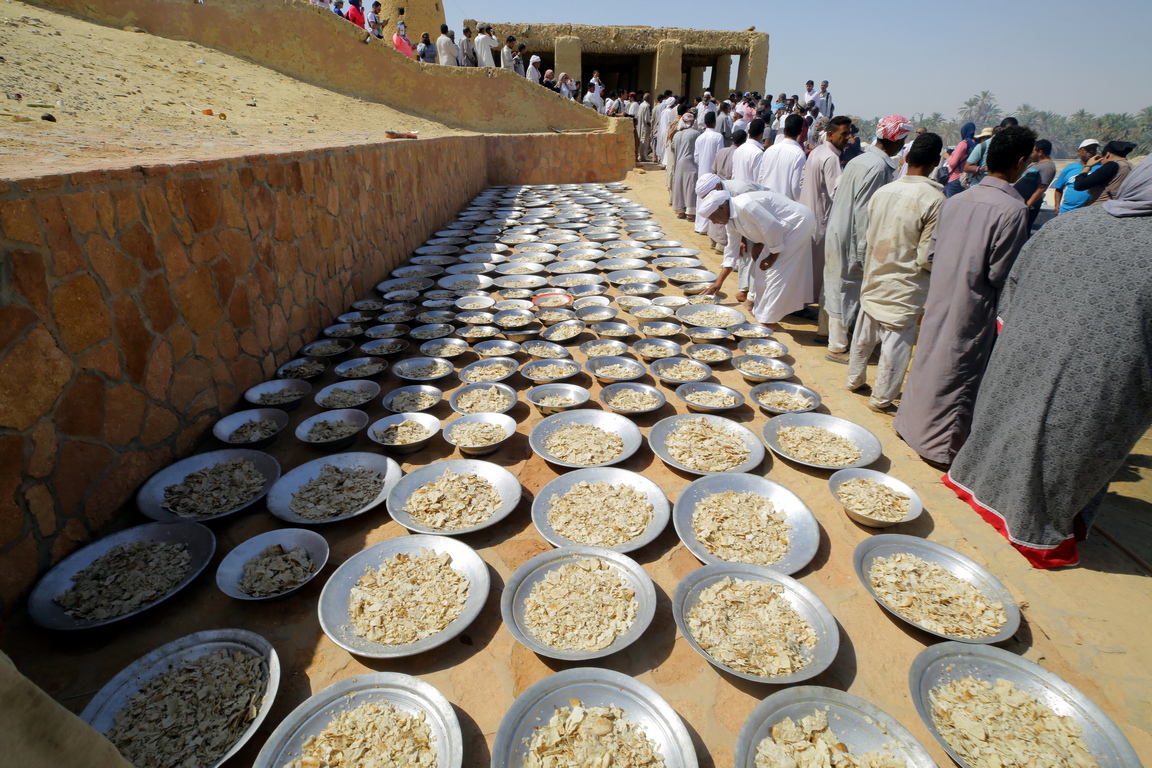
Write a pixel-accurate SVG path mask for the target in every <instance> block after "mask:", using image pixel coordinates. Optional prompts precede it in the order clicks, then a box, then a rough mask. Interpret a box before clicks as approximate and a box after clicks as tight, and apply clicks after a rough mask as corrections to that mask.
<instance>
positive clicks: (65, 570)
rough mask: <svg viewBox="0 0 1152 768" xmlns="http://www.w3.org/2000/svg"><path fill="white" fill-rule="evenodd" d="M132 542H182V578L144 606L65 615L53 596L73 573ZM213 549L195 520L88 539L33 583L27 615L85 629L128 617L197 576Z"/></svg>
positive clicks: (65, 588)
mask: <svg viewBox="0 0 1152 768" xmlns="http://www.w3.org/2000/svg"><path fill="white" fill-rule="evenodd" d="M135 541H149V542H153V541H155V542H171V543H174V544H183V545H185V546H186V547H187V548H188V554H189V555H191V557H192V562H191V563H190V564H189V568H188V573H187V575H185V576H184V579H183V580H182V581H181V582H180V583H179V584H177V585H176V586H175V587H173V588H172V590H171V591H170V592H169V593H168V594H166V595H164V596H163V597H161V598H160V599H158V600H155V601H153V602H151V603H148V604H147V605H142V606H140V607H139V608H137V609H136V610H134V611H131V612H129V613H125V614H122V615H120V616H114V617H112V618H108V619H95V620H91V621H83V620H81V619H76V618H73V617H72V616H69V615H68V614H67V613H65V612H64V609H63V608H61V607H60V606H59V605H57V604H56V602H55V601H54V600H53V598H55V597H56V596H57V595H62V594H64V593H65V592H67V591H68V590H69V589H71V588H72V584H73V582H72V578H73V577H74V576H75V575H76V574H77V573H79V572H80V571H82V570H84V569H85V568H87V567H88V566H90V565H92V563H93V561H95V560H96V558H98V557H100V556H101V555H104V554H106V553H107V552H108V551H109V550H110V549H112V548H113V547H116V546H118V545H120V544H131V543H132V542H135ZM215 552H216V536H215V535H214V534H213V533H212V531H211V530H210V529H209V528H208V527H207V526H203V525H200V524H199V523H192V522H188V521H183V522H179V523H145V524H144V525H137V526H135V527H134V528H127V529H125V530H123V531H118V532H117V533H113V534H111V535H109V536H105V537H104V538H102V539H100V540H99V541H94V542H92V543H91V544H89V545H88V546H86V547H84V548H83V549H81V550H80V551H78V552H73V553H72V554H71V555H69V556H68V557H66V558H64V559H63V560H61V561H60V562H59V563H57V564H56V565H55V566H54V567H53V568H52V570H50V571H48V573H46V574H44V577H43V578H41V579H40V581H39V582H37V584H36V586H35V588H34V589H33V590H32V593H31V594H30V595H28V616H29V618H31V619H32V621H34V622H36V623H37V624H39V625H40V626H42V627H47V628H48V629H89V628H90V627H101V626H104V625H105V624H111V623H113V622H116V621H120V620H121V619H126V618H128V617H129V616H135V615H136V614H138V613H142V612H144V611H146V610H148V609H149V608H152V607H154V606H157V605H159V604H160V603H162V602H164V601H165V600H167V599H168V598H170V597H172V596H173V595H175V594H176V593H177V592H179V591H180V590H182V589H183V588H184V587H186V586H188V584H190V583H191V582H192V580H193V579H195V578H196V577H197V576H199V575H200V572H201V571H203V570H204V568H205V566H207V565H208V562H209V561H210V560H211V559H212V555H213V554H214V553H215Z"/></svg>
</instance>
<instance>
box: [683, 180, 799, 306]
mask: <svg viewBox="0 0 1152 768" xmlns="http://www.w3.org/2000/svg"><path fill="white" fill-rule="evenodd" d="M700 209H701V210H702V212H703V213H704V215H705V216H706V217H707V218H708V219H709V220H710V221H712V222H714V223H716V224H724V225H726V226H728V237H729V240H728V246H727V247H726V248H725V261H726V262H727V261H728V260H729V259H728V257H729V254H730V253H732V252H734V251H736V250H738V249H739V248H740V247H741V245H742V244H743V245H744V247H745V248H746V252H747V258H748V260H749V266H748V271H749V274H750V277H751V283H752V296H753V300H752V316H753V317H755V318H756V321H757V322H759V323H764V324H765V325H767V326H768V327H770V328H772V329H775V328H776V323H778V322H779V321H780V319H781V318H782V317H784V316H785V315H788V314H791V313H792V312H795V311H796V310H798V309H803V307H804V299H805V297H806V296H807V295H808V293H809V291H811V289H812V288H811V284H812V270H811V268H810V266H809V265H810V261H809V258H810V254H811V247H812V244H811V240H812V228H813V227H814V226H815V218H814V216H813V214H812V211H810V210H808V209H807V208H805V207H804V206H802V205H800V203H797V202H793V201H792V200H789V199H788V198H786V197H784V196H783V195H778V194H776V193H775V192H747V193H745V194H742V195H738V196H736V197H732V196H731V195H729V193H728V192H726V191H725V190H723V189H718V190H716V191H714V192H710V193H709V194H708V196H707V197H705V198H704V200H703V201H702V202H701V203H700ZM734 235H736V236H738V237H739V238H743V242H741V241H740V240H738V239H737V237H734Z"/></svg>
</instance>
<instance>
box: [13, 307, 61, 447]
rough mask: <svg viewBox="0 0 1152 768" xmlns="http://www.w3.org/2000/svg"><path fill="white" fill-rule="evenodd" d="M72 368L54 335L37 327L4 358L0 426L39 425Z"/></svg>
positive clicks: (19, 427)
mask: <svg viewBox="0 0 1152 768" xmlns="http://www.w3.org/2000/svg"><path fill="white" fill-rule="evenodd" d="M72 370H73V364H72V361H71V360H69V359H68V357H67V356H66V355H65V354H64V353H63V352H62V351H61V350H60V347H59V346H58V345H57V344H56V340H55V339H54V338H52V334H50V333H48V331H47V330H46V329H45V328H44V327H43V326H37V327H36V328H33V329H32V331H31V332H30V333H29V334H28V336H27V337H26V338H25V339H24V340H23V341H21V342H19V343H18V344H17V345H16V346H15V347H12V348H11V349H10V350H9V351H8V353H7V354H6V355H5V356H4V357H3V358H2V359H0V427H12V428H13V429H20V430H23V429H27V428H28V427H30V426H32V425H33V424H35V423H36V421H37V420H38V419H39V418H40V417H42V416H44V415H46V414H47V413H48V412H49V411H50V410H51V409H52V406H54V405H55V404H56V400H57V398H59V397H60V395H61V393H63V391H64V387H65V386H66V385H67V384H68V382H69V381H70V380H71V378H72ZM29 371H36V374H37V375H35V376H29V375H28V372H29ZM20 464H21V465H22V464H23V461H21V462H20Z"/></svg>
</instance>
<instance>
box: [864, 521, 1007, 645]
mask: <svg viewBox="0 0 1152 768" xmlns="http://www.w3.org/2000/svg"><path fill="white" fill-rule="evenodd" d="M905 552H906V553H908V554H912V555H915V556H917V557H919V558H920V559H921V560H927V561H928V562H930V563H939V564H940V565H942V566H943V567H944V568H945V569H946V570H947V571H948V572H949V573H951V574H952V575H953V576H955V577H956V578H958V579H960V580H962V581H966V582H968V583H969V584H971V585H972V586H974V587H976V589H978V590H980V591H981V592H982V593H983V594H984V595H985V596H987V597H989V598H991V599H992V600H997V601H999V602H1000V603H1002V604H1003V605H1004V613H1005V614H1006V615H1007V616H1008V621H1007V622H1006V623H1005V624H1004V626H1003V627H1001V629H1000V631H999V632H997V633H996V634H994V635H988V636H986V637H980V638H974V639H973V638H965V637H956V636H954V635H945V634H943V633H940V632H934V631H933V630H931V629H928V628H927V627H924V626H921V625H919V624H917V623H916V622H914V621H911V620H909V619H907V618H905V617H904V616H901V615H900V614H899V613H897V612H896V611H894V610H892V609H891V608H889V607H888V605H887V604H886V603H885V602H884V601H883V600H881V599H880V598H879V597H878V596H877V595H876V591H875V590H874V589H872V579H871V578H870V577H869V575H868V574H869V572H870V571H871V570H872V562H873V561H874V560H876V559H877V558H880V557H891V556H892V555H895V554H898V553H905ZM852 567H853V568H855V569H856V578H858V579H860V583H861V584H862V585H863V586H864V589H866V590H867V591H868V594H869V595H871V596H872V599H874V600H875V601H876V602H877V603H879V604H880V606H881V607H882V608H883V609H884V610H886V611H888V613H890V614H892V615H893V616H895V617H896V618H898V619H900V620H901V621H906V622H908V623H909V624H911V625H912V626H914V627H916V628H917V629H922V630H924V631H925V632H927V633H928V634H930V635H936V637H943V638H944V639H946V640H955V641H957V642H961V643H975V644H981V643H999V642H1001V641H1004V640H1007V639H1008V638H1010V637H1012V635H1014V634H1016V630H1017V629H1019V628H1020V606H1019V605H1017V603H1016V600H1015V598H1013V597H1012V594H1011V593H1010V592H1009V591H1008V590H1007V588H1005V586H1004V584H1003V583H1002V582H1001V581H1000V579H998V578H996V577H995V576H993V575H992V572H991V571H989V570H988V569H987V568H985V567H983V566H982V565H980V564H979V563H977V562H976V561H975V560H973V559H971V558H969V557H965V556H964V555H962V554H960V553H959V552H957V551H956V550H954V549H952V548H951V547H946V546H944V545H943V544H937V543H936V542H934V541H928V540H927V539H921V538H919V537H917V536H903V535H900V534H897V533H885V534H880V535H878V536H873V537H871V538H869V539H865V540H864V541H862V542H860V543H859V544H858V545H857V546H856V550H855V551H854V552H853V553H852Z"/></svg>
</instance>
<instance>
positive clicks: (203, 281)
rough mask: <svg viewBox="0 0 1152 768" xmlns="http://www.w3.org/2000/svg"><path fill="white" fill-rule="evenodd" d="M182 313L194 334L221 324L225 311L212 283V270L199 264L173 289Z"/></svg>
mask: <svg viewBox="0 0 1152 768" xmlns="http://www.w3.org/2000/svg"><path fill="white" fill-rule="evenodd" d="M173 293H174V294H175V295H176V304H177V306H179V307H180V313H181V314H182V315H183V316H184V319H185V320H186V321H187V322H188V327H189V328H191V329H192V332H193V333H204V332H205V331H208V330H210V329H212V328H215V327H216V325H217V324H218V323H219V322H220V318H221V317H222V316H223V309H222V308H221V306H220V300H219V299H218V298H217V297H216V292H215V287H214V286H213V283H212V270H211V269H209V268H208V266H207V265H206V264H198V265H197V266H196V267H195V268H193V270H192V271H191V272H189V273H188V276H187V277H185V278H184V279H183V280H181V281H180V283H179V284H178V285H177V286H176V287H175V288H174V289H173Z"/></svg>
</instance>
